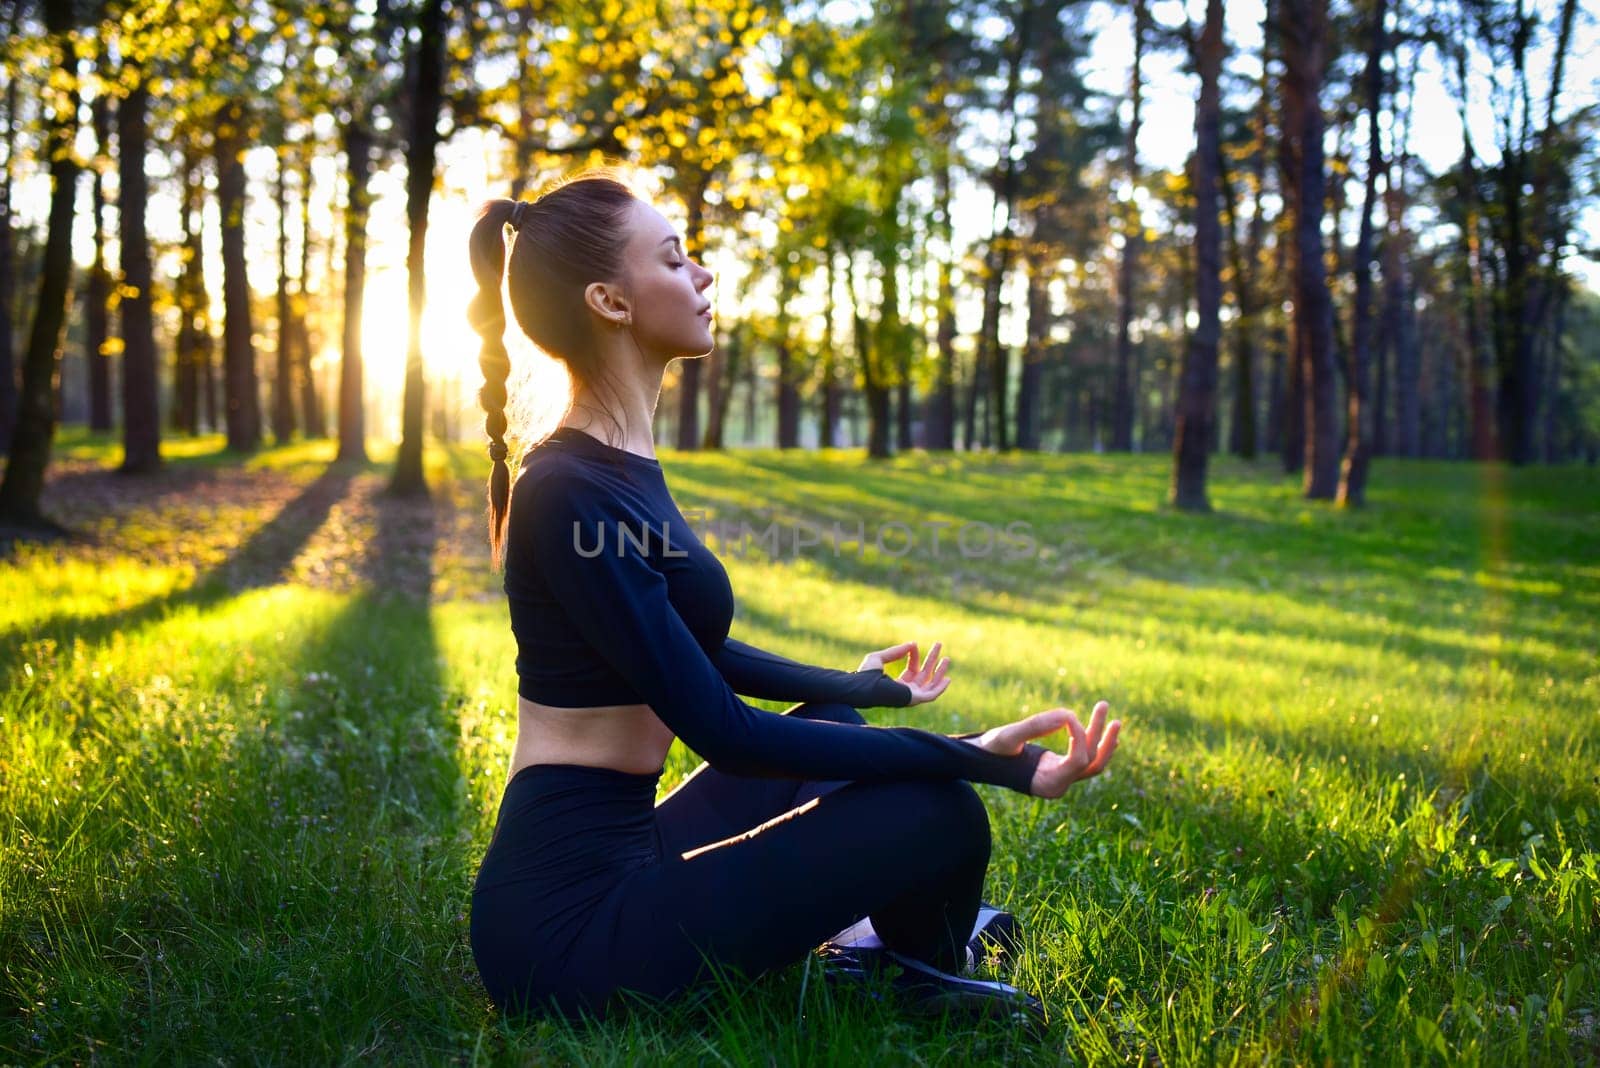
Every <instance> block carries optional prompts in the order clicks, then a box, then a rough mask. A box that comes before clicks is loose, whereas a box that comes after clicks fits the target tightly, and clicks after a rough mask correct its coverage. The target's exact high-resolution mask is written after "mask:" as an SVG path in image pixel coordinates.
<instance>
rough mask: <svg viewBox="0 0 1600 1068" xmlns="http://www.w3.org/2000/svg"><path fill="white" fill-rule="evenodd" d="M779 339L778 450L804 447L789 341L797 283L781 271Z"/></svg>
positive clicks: (792, 355)
mask: <svg viewBox="0 0 1600 1068" xmlns="http://www.w3.org/2000/svg"><path fill="white" fill-rule="evenodd" d="M779 272H780V274H781V278H780V279H779V282H778V336H777V339H776V341H775V343H774V347H775V349H776V350H777V358H778V382H777V390H778V398H777V401H778V427H777V431H778V448H780V449H792V448H795V447H796V446H798V445H799V444H800V394H799V392H798V391H797V390H796V389H795V383H794V376H795V368H794V352H793V350H792V349H791V348H790V342H789V301H790V300H791V299H792V298H793V297H794V280H793V278H792V277H791V276H790V274H789V272H788V271H785V270H783V269H782V268H781V267H780V268H779Z"/></svg>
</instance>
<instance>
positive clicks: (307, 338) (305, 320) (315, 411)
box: [293, 145, 328, 438]
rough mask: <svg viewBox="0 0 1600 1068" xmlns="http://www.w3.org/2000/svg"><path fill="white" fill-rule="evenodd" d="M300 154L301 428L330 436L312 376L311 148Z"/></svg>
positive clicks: (297, 305)
mask: <svg viewBox="0 0 1600 1068" xmlns="http://www.w3.org/2000/svg"><path fill="white" fill-rule="evenodd" d="M302 147H303V150H302V152H301V153H300V282H299V284H298V285H297V286H296V287H295V299H294V310H293V320H294V341H295V344H294V351H295V352H296V354H298V355H299V357H300V361H299V368H298V374H299V377H300V425H301V426H302V427H303V428H304V429H305V435H306V437H308V438H325V437H327V436H328V425H327V421H326V420H325V419H324V418H323V416H322V400H321V398H320V397H319V395H318V393H317V380H316V377H315V376H314V375H313V374H312V373H311V328H310V325H309V319H310V315H311V294H310V293H309V292H308V291H307V289H306V287H307V285H308V284H309V283H310V279H311V245H312V235H311V188H312V181H311V148H310V146H309V145H306V146H302Z"/></svg>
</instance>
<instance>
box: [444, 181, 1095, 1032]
mask: <svg viewBox="0 0 1600 1068" xmlns="http://www.w3.org/2000/svg"><path fill="white" fill-rule="evenodd" d="M508 225H509V226H510V227H511V228H512V230H513V232H514V233H513V241H512V245H511V248H510V261H509V264H507V262H506V248H505V245H504V232H505V228H506V227H507V226H508ZM471 256H472V269H473V273H474V275H475V276H476V278H477V282H478V285H479V292H478V295H477V297H476V298H475V299H474V301H473V303H472V306H471V309H470V312H469V316H470V318H471V319H472V322H473V324H474V328H475V329H476V330H477V331H478V332H479V333H480V334H481V335H482V338H483V347H482V356H481V364H482V367H483V371H484V378H485V383H484V386H483V388H482V390H481V392H480V400H481V401H482V404H483V407H484V408H485V410H486V412H487V418H486V421H485V427H486V430H487V432H488V435H489V439H490V446H489V453H490V457H491V459H492V460H493V469H492V472H491V474H490V478H489V537H490V544H491V547H492V549H493V553H494V558H495V561H496V562H497V563H499V562H501V561H502V560H503V563H504V568H505V590H506V594H507V597H508V599H509V602H510V614H511V627H512V631H513V633H514V635H515V637H516V641H517V673H518V680H519V681H518V713H517V719H518V733H517V742H516V747H515V749H514V751H513V755H512V761H511V772H510V780H509V782H508V783H507V785H506V789H505V794H504V796H503V797H502V799H501V803H500V810H499V815H498V819H497V821H496V825H495V830H494V836H493V838H492V839H491V841H490V844H489V848H488V851H487V854H486V855H485V857H484V859H483V863H482V866H481V868H480V869H479V872H478V877H477V880H476V883H475V886H474V890H473V899H472V918H471V940H472V950H473V955H474V958H475V960H476V962H477V965H478V968H479V971H480V973H481V975H482V976H483V980H484V984H485V986H486V987H487V989H488V992H489V994H490V996H491V998H492V999H493V1000H494V1002H495V1004H496V1005H497V1006H498V1007H499V1008H501V1009H502V1010H505V1011H508V1012H513V1013H521V1012H522V1011H525V1010H529V1009H553V1010H555V1011H556V1012H558V1013H561V1014H563V1015H567V1016H578V1015H585V1014H587V1015H592V1016H599V1015H603V1014H604V1012H605V1010H606V1008H607V1007H608V1006H609V1005H611V1004H613V1003H614V1000H615V999H616V998H617V996H618V995H619V994H621V993H623V992H627V991H631V992H636V993H640V994H644V995H647V996H654V997H670V996H672V995H674V994H677V993H680V992H682V991H684V990H686V989H688V988H689V987H691V986H692V985H694V984H696V983H697V982H698V981H700V980H702V979H703V978H705V977H706V976H707V975H708V974H709V973H710V971H711V970H715V969H717V968H730V969H733V970H735V971H738V972H742V973H743V974H746V975H755V974H759V973H761V972H763V971H766V970H768V969H771V968H775V967H778V966H782V965H785V964H789V963H793V962H795V961H798V960H800V959H801V958H802V957H804V955H805V954H806V953H807V952H809V951H811V950H812V949H814V948H815V947H817V946H818V944H819V943H821V942H823V941H824V940H825V939H827V938H828V937H829V936H830V935H833V934H835V933H837V932H840V931H842V930H844V929H845V928H848V927H850V926H851V925H852V924H856V923H857V921H860V920H862V919H863V918H869V919H870V921H871V928H872V930H873V932H874V934H875V936H876V937H877V938H878V939H880V940H881V942H882V943H883V944H884V945H885V946H887V947H888V949H889V950H891V951H893V952H895V953H897V954H899V955H900V957H901V958H902V959H904V960H906V961H910V962H917V963H919V964H920V965H925V966H926V967H927V968H928V969H934V970H938V971H940V972H944V973H948V972H950V971H952V970H957V969H959V968H960V967H961V966H962V964H963V963H964V957H965V952H966V942H967V934H968V932H970V931H971V930H972V928H973V924H974V917H975V916H976V914H977V910H978V907H979V904H980V892H981V890H982V886H983V876H984V872H985V869H986V867H987V864H988V858H989V824H988V814H987V812H986V810H985V809H984V806H983V802H982V801H981V799H979V797H978V795H977V793H976V792H975V791H974V790H973V789H972V787H971V786H969V785H968V782H969V781H970V782H986V783H993V784H999V785H1004V786H1008V787H1010V788H1012V789H1014V790H1018V791H1020V792H1024V793H1029V794H1032V795H1034V796H1039V797H1059V796H1061V794H1062V793H1063V792H1065V790H1066V789H1067V787H1068V786H1069V785H1070V784H1071V783H1073V782H1075V781H1077V780H1078V779H1082V778H1086V777H1088V776H1091V775H1095V774H1097V773H1098V772H1099V771H1100V770H1101V769H1102V768H1104V767H1105V766H1106V762H1107V761H1108V760H1110V758H1111V755H1112V753H1113V752H1114V751H1115V749H1116V745H1117V735H1118V731H1119V729H1120V725H1119V724H1118V723H1117V722H1115V721H1113V722H1111V723H1109V724H1107V723H1106V721H1105V717H1106V706H1105V703H1104V702H1101V703H1100V704H1098V705H1096V706H1095V709H1094V713H1093V716H1092V718H1091V721H1090V723H1089V725H1088V727H1087V728H1085V727H1084V726H1083V725H1082V724H1080V723H1079V721H1078V719H1077V717H1076V716H1075V715H1074V714H1073V713H1071V712H1069V711H1067V710H1065V709H1051V710H1050V711H1047V712H1041V713H1039V714H1037V715H1034V716H1030V717H1028V718H1027V719H1024V720H1021V721H1019V722H1016V723H1012V724H1009V725H1006V726H1003V727H997V728H995V729H993V730H989V731H986V732H983V733H981V734H975V735H970V736H963V737H949V736H945V735H941V734H935V733H931V732H927V731H922V730H915V729H911V728H878V727H870V726H867V725H866V723H865V721H864V720H863V719H862V717H861V716H860V715H859V714H858V713H857V712H856V711H855V709H856V707H871V706H881V705H889V706H896V707H904V706H907V705H911V704H916V703H919V702H922V701H930V700H933V699H934V698H935V697H937V696H938V695H939V694H940V693H942V692H943V690H944V689H945V687H946V686H947V685H948V684H949V678H948V675H947V674H946V672H947V669H948V661H942V662H939V663H937V664H935V661H936V660H937V659H938V647H937V646H935V647H934V649H933V651H932V655H930V656H929V657H928V659H927V661H926V663H922V664H919V663H918V662H917V658H916V655H915V652H914V650H912V647H909V646H897V647H894V648H891V649H885V650H879V651H878V652H876V653H874V654H870V655H869V656H868V658H867V660H866V662H865V663H864V665H863V668H862V670H860V671H856V672H843V671H831V670H827V669H824V668H816V667H810V666H807V665H803V664H798V663H795V662H793V661H789V660H786V659H784V658H782V657H778V656H774V655H772V654H770V653H765V652H763V651H761V650H759V649H755V648H754V647H751V646H748V645H745V644H743V643H741V642H738V641H736V640H734V639H731V638H729V637H728V626H729V623H730V621H731V619H732V616H733V609H734V602H733V592H732V589H731V588H730V586H729V584H728V577H727V573H726V572H725V571H724V570H723V568H722V566H721V564H720V563H719V562H718V561H717V559H716V557H715V556H713V555H712V554H711V553H710V552H709V551H708V550H707V549H706V548H705V546H704V545H702V544H701V543H700V542H699V541H698V540H697V539H696V538H695V536H694V534H693V533H692V531H691V530H690V529H689V525H688V523H687V522H686V521H685V520H684V518H683V515H682V513H681V512H679V510H678V509H677V506H676V505H675V504H674V503H673V501H672V498H671V496H670V495H669V493H668V491H667V486H666V482H665V479H664V477H663V472H662V470H661V465H660V463H659V462H658V461H657V460H656V458H655V455H654V448H653V442H652V439H651V433H650V431H651V416H652V414H653V412H654V410H655V405H656V401H657V398H658V395H659V393H660V389H661V378H662V372H663V371H664V370H665V368H666V366H667V364H668V363H670V362H671V361H672V360H674V359H678V358H680V357H683V358H695V357H699V356H704V355H705V354H707V353H709V352H710V351H711V349H712V347H713V342H712V317H711V302H710V301H709V300H708V299H707V297H706V296H705V292H706V290H707V288H708V287H709V286H710V285H711V281H712V276H711V273H710V272H709V271H707V270H706V269H705V268H704V267H702V266H700V265H699V264H698V263H695V262H694V261H693V260H691V259H690V258H689V257H688V256H687V255H686V254H685V251H684V248H683V242H682V240H681V238H680V237H679V236H678V235H677V234H676V233H675V232H674V230H673V227H672V226H671V224H670V223H669V222H668V221H667V220H666V219H665V218H664V217H663V216H662V215H661V214H660V213H659V212H658V211H656V210H655V209H654V208H653V207H651V206H650V205H649V204H647V203H645V202H643V201H642V200H640V199H638V198H637V197H635V196H634V195H633V193H632V192H631V191H630V190H629V188H628V187H627V186H626V185H624V184H623V183H621V182H619V181H617V180H616V179H614V178H612V177H610V176H607V175H605V174H588V175H582V176H579V177H577V178H575V179H571V180H568V181H567V182H565V183H563V184H561V185H559V186H558V187H556V188H554V189H553V190H551V191H549V192H546V193H545V194H544V195H542V196H541V197H539V198H538V199H537V200H534V201H522V202H516V201H510V200H496V201H490V202H488V203H486V204H485V205H484V206H483V208H482V210H481V211H480V213H479V216H478V221H477V223H476V225H475V226H474V228H473V232H472V238H471ZM503 278H504V279H505V280H506V283H507V284H506V288H507V291H508V293H509V296H510V303H511V309H512V312H513V313H514V314H515V316H516V320H517V323H518V325H519V326H520V327H521V328H522V329H523V330H524V331H525V332H526V333H527V335H528V336H529V337H530V338H531V339H532V340H533V341H534V342H535V343H536V344H537V345H538V346H539V347H540V348H542V349H543V350H544V351H545V352H548V353H550V354H551V355H553V356H555V357H557V358H559V359H560V360H562V361H563V362H564V363H565V364H566V366H567V368H568V369H569V371H570V372H571V374H572V377H573V378H574V380H575V383H576V386H577V389H576V393H575V398H574V404H573V406H572V408H571V410H569V412H568V413H567V415H566V416H565V417H564V418H563V420H562V422H561V424H560V426H558V427H557V428H556V430H555V431H554V432H553V433H552V434H551V435H550V436H548V437H547V438H546V439H544V440H543V441H541V442H539V443H538V444H537V445H535V446H534V447H533V448H532V449H531V450H530V451H529V452H528V453H527V455H526V456H525V457H524V458H523V460H522V463H521V465H520V467H521V471H520V473H519V475H518V477H517V482H516V491H515V493H512V492H511V478H510V471H509V468H508V466H507V463H506V458H507V452H508V450H507V446H506V441H505V437H506V432H507V420H506V415H505V407H506V400H507V397H506V379H507V376H508V374H509V371H510V365H509V361H508V358H507V354H506V350H505V347H504V345H503V342H502V336H503V333H504V328H505V313H504V310H503V308H502V304H501V297H500V288H501V282H502V279H503ZM597 417H604V418H605V419H607V420H609V422H610V424H611V426H612V428H613V429H615V430H617V431H618V434H617V435H616V436H615V437H614V438H613V439H612V440H610V441H604V440H602V439H601V437H600V436H598V433H599V431H598V428H599V425H600V424H599V421H598V418H597ZM908 651H909V652H910V656H909V664H908V667H907V670H906V671H905V672H903V673H902V675H901V676H900V678H899V679H893V678H890V677H889V676H888V675H887V674H886V673H885V672H884V671H883V670H882V667H883V665H884V664H885V663H887V662H893V661H894V660H896V659H898V657H899V656H900V655H902V654H904V653H907V652H908ZM735 691H737V692H738V693H742V694H745V695H746V696H751V697H761V698H774V699H778V700H789V701H799V702H801V703H800V704H799V705H797V706H796V707H794V708H791V709H790V710H789V711H788V713H786V714H775V713H771V712H766V711H762V710H759V709H755V708H752V707H751V706H749V705H747V704H745V703H744V702H743V701H741V700H740V699H739V698H738V697H737V696H735ZM1062 728H1065V729H1066V730H1067V731H1068V732H1069V733H1070V742H1071V745H1070V750H1069V752H1068V754H1067V755H1065V756H1062V755H1059V754H1056V753H1053V752H1050V751H1048V750H1046V749H1044V748H1042V747H1041V746H1037V745H1032V744H1029V742H1030V741H1031V740H1032V739H1035V738H1040V737H1043V736H1045V735H1049V734H1052V733H1055V732H1057V731H1059V730H1061V729H1062ZM674 737H680V738H682V739H683V741H684V743H685V744H686V745H687V746H689V748H690V749H692V750H694V751H695V752H696V753H697V754H699V755H700V756H701V757H702V758H703V759H704V760H705V761H706V764H704V765H702V766H701V767H700V768H699V769H697V771H696V772H695V773H694V774H692V775H691V776H689V778H688V779H686V780H685V782H684V783H683V784H682V785H681V786H680V787H679V788H678V789H677V790H676V791H674V792H673V793H672V794H671V795H670V796H668V797H667V798H666V799H664V800H663V801H662V802H661V803H660V804H659V805H657V804H655V793H656V784H657V781H658V779H659V776H660V774H661V771H662V766H663V762H664V760H665V758H666V754H667V749H668V746H669V745H670V744H671V742H672V740H673V738H674Z"/></svg>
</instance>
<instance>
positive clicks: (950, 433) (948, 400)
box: [927, 158, 956, 450]
mask: <svg viewBox="0 0 1600 1068" xmlns="http://www.w3.org/2000/svg"><path fill="white" fill-rule="evenodd" d="M934 181H935V183H936V187H937V193H936V195H937V197H938V212H939V218H938V226H939V236H940V239H941V243H942V244H943V245H944V255H943V256H941V257H940V259H939V288H938V292H937V294H936V295H935V298H934V299H935V302H936V304H937V313H936V319H937V322H938V327H937V334H936V339H935V344H936V345H937V346H938V353H939V355H938V360H939V363H938V367H937V368H936V369H935V371H934V376H935V384H934V390H933V397H932V398H931V400H930V403H929V405H928V434H927V442H928V448H930V449H945V450H950V449H954V448H955V445H956V380H955V368H956V297H955V279H954V277H953V275H954V267H953V265H952V264H951V262H950V260H951V258H952V257H953V256H954V248H953V241H954V236H955V235H954V227H953V224H952V222H951V217H950V202H951V191H950V161H949V159H948V158H945V159H944V160H942V161H941V163H940V165H939V166H938V167H937V168H936V169H935V170H934Z"/></svg>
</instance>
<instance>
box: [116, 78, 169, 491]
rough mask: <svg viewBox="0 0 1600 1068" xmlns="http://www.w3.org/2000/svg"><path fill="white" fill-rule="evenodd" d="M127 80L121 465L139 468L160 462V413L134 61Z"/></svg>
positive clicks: (142, 92) (122, 165)
mask: <svg viewBox="0 0 1600 1068" xmlns="http://www.w3.org/2000/svg"><path fill="white" fill-rule="evenodd" d="M125 73H126V76H127V77H128V78H129V79H130V80H131V81H132V83H133V84H132V85H131V87H129V89H128V91H127V95H126V96H125V97H124V98H123V100H122V102H121V103H120V104H119V106H118V107H117V159H118V165H119V171H118V178H119V181H118V187H117V215H118V218H119V220H120V221H119V226H120V227H121V235H120V237H121V240H120V242H119V244H120V246H121V249H122V299H121V300H120V301H119V302H118V305H117V307H118V309H119V310H120V312H121V319H122V466H121V467H120V468H119V470H120V471H122V472H123V473H124V474H144V473H147V472H150V471H154V470H156V469H157V468H159V467H160V466H161V415H160V412H159V411H158V410H157V407H156V338H155V323H154V318H153V316H152V313H151V309H150V286H151V283H152V281H153V279H152V277H151V271H150V238H149V234H148V233H147V232H146V230H145V206H146V204H147V202H148V200H149V179H148V178H146V176H145V171H144V167H145V159H144V154H145V112H146V107H147V105H148V101H149V97H150V91H149V88H148V86H147V83H146V82H145V79H144V75H143V73H142V72H141V71H140V69H139V66H138V64H137V63H130V64H127V65H126V66H125Z"/></svg>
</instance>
